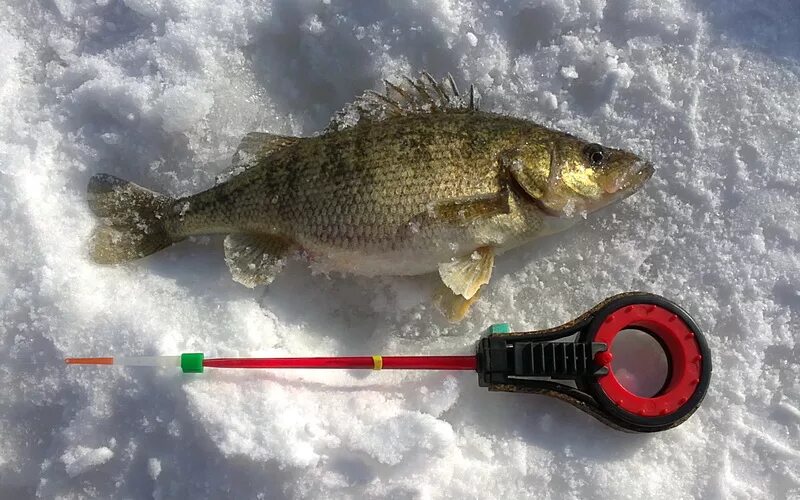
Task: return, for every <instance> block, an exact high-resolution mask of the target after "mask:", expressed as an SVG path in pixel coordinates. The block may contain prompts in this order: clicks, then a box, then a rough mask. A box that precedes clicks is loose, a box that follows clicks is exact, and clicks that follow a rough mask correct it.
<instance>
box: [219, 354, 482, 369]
mask: <svg viewBox="0 0 800 500" xmlns="http://www.w3.org/2000/svg"><path fill="white" fill-rule="evenodd" d="M376 358H378V359H376ZM203 366H205V367H208V368H350V369H354V368H355V369H359V368H365V369H370V370H373V369H384V370H475V369H476V367H477V362H476V359H475V356H374V357H373V356H348V357H330V358H209V359H204V360H203Z"/></svg>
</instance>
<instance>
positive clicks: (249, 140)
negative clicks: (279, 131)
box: [216, 132, 302, 184]
mask: <svg viewBox="0 0 800 500" xmlns="http://www.w3.org/2000/svg"><path fill="white" fill-rule="evenodd" d="M301 140H302V138H301V137H292V136H288V135H276V134H269V133H267V132H250V133H249V134H247V135H246V136H244V138H243V139H242V142H240V143H239V146H238V147H237V148H236V152H235V153H234V154H233V160H231V167H230V168H229V169H228V170H226V171H225V172H222V173H221V174H219V175H218V176H217V178H216V183H217V184H222V183H223V182H225V181H227V180H228V179H230V178H231V177H233V176H235V175H238V174H240V173H242V172H244V171H245V170H247V169H248V168H250V167H252V166H253V165H256V164H257V163H258V161H259V160H261V159H262V158H266V157H267V156H269V155H271V154H272V153H274V152H276V151H278V150H280V149H283V148H285V147H286V146H291V145H292V144H296V143H297V142H299V141H301Z"/></svg>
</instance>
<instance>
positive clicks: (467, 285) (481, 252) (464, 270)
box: [439, 247, 494, 299]
mask: <svg viewBox="0 0 800 500" xmlns="http://www.w3.org/2000/svg"><path fill="white" fill-rule="evenodd" d="M493 265H494V250H493V249H492V248H491V247H481V248H478V249H477V250H475V251H474V252H472V253H471V254H469V255H465V256H463V257H459V258H457V259H454V260H452V261H450V262H445V263H443V264H439V276H440V277H441V278H442V283H444V284H445V285H447V288H449V289H450V290H452V292H453V293H455V294H456V295H461V296H462V297H464V298H465V299H471V298H472V296H473V295H475V294H476V293H477V292H478V289H480V287H481V286H483V285H485V284H486V283H488V282H489V278H491V277H492V266H493Z"/></svg>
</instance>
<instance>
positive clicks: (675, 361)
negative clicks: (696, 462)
mask: <svg viewBox="0 0 800 500" xmlns="http://www.w3.org/2000/svg"><path fill="white" fill-rule="evenodd" d="M625 329H636V330H640V331H642V332H645V333H647V334H649V335H651V336H652V337H653V338H655V339H656V340H657V341H658V342H659V343H660V345H661V347H662V348H663V349H664V352H665V354H666V356H667V362H668V367H669V368H668V375H667V380H666V382H665V384H664V386H663V387H662V388H661V390H660V391H659V392H658V393H656V394H655V395H653V396H651V397H642V396H639V395H636V394H634V393H633V392H630V391H629V390H627V389H626V388H625V387H623V385H622V384H621V383H620V380H619V379H618V378H617V377H616V375H615V373H614V370H613V366H612V360H613V358H614V353H613V352H612V349H611V346H612V342H613V340H614V338H615V336H616V335H617V334H618V333H619V332H621V331H623V330H625ZM567 337H574V340H571V341H569V340H564V339H565V338H567ZM477 371H478V380H479V384H480V385H481V386H483V387H488V388H489V390H492V391H506V392H529V393H538V394H545V395H548V396H553V397H557V398H559V399H562V400H564V401H567V402H568V403H570V404H572V405H574V406H576V407H578V408H580V409H581V410H583V411H586V412H587V413H589V414H591V415H592V416H594V417H596V418H598V419H599V420H601V421H603V422H604V423H606V424H608V425H610V426H612V427H615V428H617V429H620V430H624V431H629V432H655V431H662V430H666V429H670V428H672V427H675V426H677V425H679V424H681V423H682V422H683V421H685V420H686V419H687V418H689V416H690V415H691V414H692V413H694V411H695V410H696V409H697V408H698V406H699V405H700V403H701V401H702V400H703V398H704V397H705V394H706V391H707V389H708V384H709V382H710V379H711V355H710V352H709V349H708V345H707V344H706V341H705V338H704V337H703V334H702V332H701V330H700V328H699V327H698V326H697V324H696V323H695V322H694V320H692V318H691V317H690V316H689V314H688V313H687V312H686V311H684V310H683V309H682V308H680V307H679V306H678V305H676V304H675V303H673V302H671V301H669V300H667V299H665V298H664V297H661V296H659V295H654V294H649V293H643V292H631V293H624V294H621V295H617V296H614V297H611V298H609V299H607V300H605V301H604V302H602V303H600V304H598V305H597V306H595V307H594V308H593V309H591V310H590V311H588V312H586V313H584V314H583V315H582V316H580V317H579V318H577V319H575V320H573V321H570V322H569V323H566V324H564V325H561V326H559V327H556V328H550V329H547V330H539V331H531V332H510V331H509V328H508V325H506V324H500V325H494V326H493V327H492V328H490V331H489V335H488V336H487V337H484V338H483V339H481V340H480V342H479V343H478V348H477ZM567 381H572V382H574V386H573V385H571V384H568V383H567Z"/></svg>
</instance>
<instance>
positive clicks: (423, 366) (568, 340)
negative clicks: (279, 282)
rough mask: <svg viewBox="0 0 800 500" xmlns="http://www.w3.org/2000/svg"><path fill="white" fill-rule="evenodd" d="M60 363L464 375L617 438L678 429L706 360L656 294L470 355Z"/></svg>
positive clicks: (705, 380)
mask: <svg viewBox="0 0 800 500" xmlns="http://www.w3.org/2000/svg"><path fill="white" fill-rule="evenodd" d="M630 329H633V330H638V331H641V332H644V333H646V334H648V335H650V336H651V337H652V338H654V339H655V340H656V341H658V343H659V344H660V346H661V348H662V349H663V351H664V353H665V354H666V358H667V376H666V378H665V381H664V383H663V385H662V387H661V389H660V390H658V391H657V392H656V393H655V394H654V395H652V396H649V397H644V396H641V395H638V394H636V393H634V392H632V391H630V390H628V389H627V388H626V387H625V385H623V383H622V382H621V380H620V377H618V375H622V374H621V373H615V369H614V363H613V360H614V352H613V342H614V339H615V338H616V337H617V335H618V334H619V333H620V332H622V331H624V330H630ZM65 361H66V363H67V364H68V365H121V366H156V367H158V366H161V367H180V368H181V370H182V371H183V372H184V373H202V372H203V371H204V370H205V369H206V368H250V369H282V368H325V369H370V370H466V371H476V372H477V373H478V384H479V385H480V386H481V387H487V388H488V389H489V390H490V391H503V392H518V393H533V394H544V395H547V396H551V397H556V398H559V399H561V400H563V401H566V402H568V403H570V404H572V405H574V406H576V407H577V408H579V409H581V410H583V411H585V412H586V413H588V414H590V415H592V416H593V417H595V418H597V419H598V420H600V421H602V422H604V423H606V424H608V425H610V426H612V427H614V428H616V429H619V430H623V431H628V432H656V431H663V430H666V429H670V428H672V427H675V426H677V425H679V424H681V423H683V422H684V421H685V420H686V419H687V418H689V417H690V416H691V415H692V413H694V412H695V410H697V408H698V407H699V406H700V403H701V402H702V401H703V398H704V397H705V394H706V391H707V389H708V385H709V382H710V380H711V354H710V352H709V349H708V345H707V344H706V341H705V338H704V337H703V333H702V331H701V330H700V328H699V327H698V326H697V324H696V323H695V322H694V320H693V319H692V318H691V317H690V316H689V314H688V313H687V312H686V311H684V310H683V309H682V308H681V307H679V306H678V305H677V304H675V303H673V302H671V301H669V300H667V299H665V298H664V297H661V296H658V295H654V294H649V293H641V292H630V293H623V294H620V295H616V296H614V297H610V298H608V299H606V300H604V301H603V302H601V303H600V304H598V305H596V306H595V307H593V308H592V309H591V310H589V311H587V312H585V313H584V314H582V315H581V316H580V317H578V318H577V319H575V320H573V321H570V322H567V323H565V324H563V325H561V326H557V327H555V328H549V329H546V330H537V331H527V332H512V331H511V329H510V328H509V325H508V324H507V323H499V324H495V325H492V326H491V327H490V328H489V331H488V334H487V335H486V336H485V337H483V338H482V339H480V340H479V341H478V343H477V346H476V352H475V354H473V355H462V356H378V355H376V356H344V357H343V356H337V357H312V358H206V357H205V356H204V355H203V354H202V353H184V354H181V355H180V356H137V357H101V358H67V359H66V360H65Z"/></svg>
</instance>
